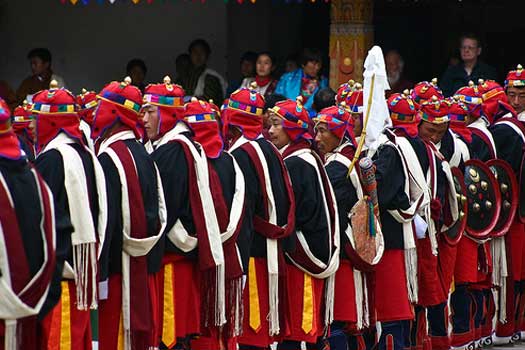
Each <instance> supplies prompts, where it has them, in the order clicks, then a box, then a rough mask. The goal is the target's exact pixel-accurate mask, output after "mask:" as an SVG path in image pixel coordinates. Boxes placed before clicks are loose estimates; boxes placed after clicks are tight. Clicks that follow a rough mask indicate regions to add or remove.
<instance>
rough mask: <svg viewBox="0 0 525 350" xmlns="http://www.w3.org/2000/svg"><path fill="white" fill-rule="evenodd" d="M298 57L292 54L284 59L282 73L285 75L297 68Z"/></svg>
mask: <svg viewBox="0 0 525 350" xmlns="http://www.w3.org/2000/svg"><path fill="white" fill-rule="evenodd" d="M298 62H299V57H298V55H297V54H296V53H292V54H290V55H288V57H286V62H285V64H284V71H285V72H286V73H290V72H293V71H295V70H297V68H299V63H298Z"/></svg>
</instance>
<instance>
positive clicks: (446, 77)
mask: <svg viewBox="0 0 525 350" xmlns="http://www.w3.org/2000/svg"><path fill="white" fill-rule="evenodd" d="M479 79H484V80H489V79H490V80H498V74H497V72H496V70H495V69H494V68H493V67H491V66H489V65H488V64H486V63H484V62H480V61H478V63H477V64H476V65H475V66H474V68H473V69H472V72H471V73H470V75H468V74H467V72H466V71H465V67H464V65H463V63H459V64H456V65H451V66H449V67H448V68H447V70H446V71H445V73H444V74H443V77H441V79H440V80H439V86H440V87H441V89H443V94H444V95H445V97H449V96H452V95H453V94H454V93H455V92H456V91H457V90H458V89H459V88H461V87H463V86H467V85H468V82H469V81H470V80H472V81H473V82H474V83H475V84H477V82H478V80H479Z"/></svg>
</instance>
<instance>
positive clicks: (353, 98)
mask: <svg viewBox="0 0 525 350" xmlns="http://www.w3.org/2000/svg"><path fill="white" fill-rule="evenodd" d="M335 100H336V103H337V104H341V103H343V102H344V103H345V106H346V109H347V110H348V111H350V112H351V113H363V86H362V85H361V84H359V83H355V82H354V81H353V80H350V81H349V82H348V83H344V84H343V85H341V86H340V87H339V90H337V95H336V98H335Z"/></svg>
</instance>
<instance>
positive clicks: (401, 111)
mask: <svg viewBox="0 0 525 350" xmlns="http://www.w3.org/2000/svg"><path fill="white" fill-rule="evenodd" d="M387 104H388V110H389V111H390V119H391V120H392V125H393V126H394V127H395V128H401V129H404V130H405V131H406V132H407V134H408V135H409V136H410V137H416V136H417V134H418V129H417V126H418V124H419V117H418V115H417V114H416V106H415V103H414V101H413V100H412V98H411V97H410V96H406V95H404V94H392V95H391V96H390V97H389V98H388V100H387Z"/></svg>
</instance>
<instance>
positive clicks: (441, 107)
mask: <svg viewBox="0 0 525 350" xmlns="http://www.w3.org/2000/svg"><path fill="white" fill-rule="evenodd" d="M417 117H418V118H419V119H421V120H423V121H425V122H428V123H432V124H443V123H448V122H449V121H450V118H449V105H448V103H447V102H446V101H445V100H444V99H439V98H438V97H437V96H432V98H431V99H430V100H427V101H425V102H423V103H422V104H421V105H419V110H418V111H417Z"/></svg>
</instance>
